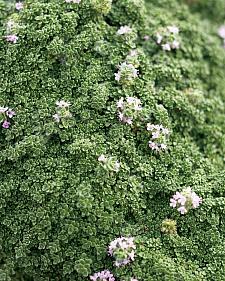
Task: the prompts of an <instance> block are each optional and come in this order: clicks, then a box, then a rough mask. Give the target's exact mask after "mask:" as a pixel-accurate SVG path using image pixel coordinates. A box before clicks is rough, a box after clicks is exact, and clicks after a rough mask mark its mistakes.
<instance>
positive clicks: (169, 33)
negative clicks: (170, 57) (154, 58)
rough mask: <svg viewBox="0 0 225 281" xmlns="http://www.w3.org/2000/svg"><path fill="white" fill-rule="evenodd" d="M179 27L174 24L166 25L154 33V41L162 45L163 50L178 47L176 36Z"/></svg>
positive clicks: (178, 41)
mask: <svg viewBox="0 0 225 281" xmlns="http://www.w3.org/2000/svg"><path fill="white" fill-rule="evenodd" d="M178 35H179V28H178V27H176V26H167V27H166V28H163V29H161V30H160V31H159V32H157V33H156V35H155V39H156V43H157V44H158V45H160V46H161V47H162V49H163V50H164V51H171V50H175V49H179V48H180V40H179V38H178Z"/></svg>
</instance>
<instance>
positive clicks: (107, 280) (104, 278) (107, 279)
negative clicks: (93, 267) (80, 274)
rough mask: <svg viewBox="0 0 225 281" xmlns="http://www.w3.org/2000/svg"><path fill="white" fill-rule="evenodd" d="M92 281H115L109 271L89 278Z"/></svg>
mask: <svg viewBox="0 0 225 281" xmlns="http://www.w3.org/2000/svg"><path fill="white" fill-rule="evenodd" d="M90 279H91V280H92V281H115V278H114V276H113V274H112V273H111V272H110V271H109V270H104V271H101V272H97V273H95V274H94V275H92V276H90Z"/></svg>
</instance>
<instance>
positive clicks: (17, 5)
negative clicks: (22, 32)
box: [15, 2, 23, 11]
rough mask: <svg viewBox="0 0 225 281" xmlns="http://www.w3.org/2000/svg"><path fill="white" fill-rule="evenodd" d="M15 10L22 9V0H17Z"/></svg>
mask: <svg viewBox="0 0 225 281" xmlns="http://www.w3.org/2000/svg"><path fill="white" fill-rule="evenodd" d="M15 8H16V10H18V11H20V10H22V9H23V3H22V2H17V3H16V5H15Z"/></svg>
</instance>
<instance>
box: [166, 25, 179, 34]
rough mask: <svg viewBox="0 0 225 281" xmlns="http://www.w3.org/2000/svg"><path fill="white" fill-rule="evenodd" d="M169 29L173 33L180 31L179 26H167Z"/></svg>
mask: <svg viewBox="0 0 225 281" xmlns="http://www.w3.org/2000/svg"><path fill="white" fill-rule="evenodd" d="M167 29H168V30H169V32H170V33H173V34H178V33H179V28H178V27H176V26H167Z"/></svg>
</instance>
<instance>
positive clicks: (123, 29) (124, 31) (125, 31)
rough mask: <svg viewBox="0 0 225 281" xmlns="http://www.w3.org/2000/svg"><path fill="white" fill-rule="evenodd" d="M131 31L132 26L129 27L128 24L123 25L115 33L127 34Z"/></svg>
mask: <svg viewBox="0 0 225 281" xmlns="http://www.w3.org/2000/svg"><path fill="white" fill-rule="evenodd" d="M131 32H132V28H130V27H129V26H128V25H124V26H121V27H120V28H119V29H118V31H117V34H118V35H124V34H129V33H131Z"/></svg>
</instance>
